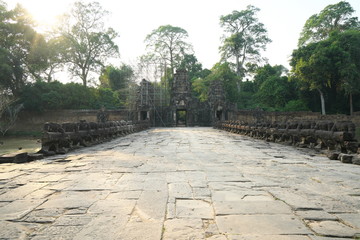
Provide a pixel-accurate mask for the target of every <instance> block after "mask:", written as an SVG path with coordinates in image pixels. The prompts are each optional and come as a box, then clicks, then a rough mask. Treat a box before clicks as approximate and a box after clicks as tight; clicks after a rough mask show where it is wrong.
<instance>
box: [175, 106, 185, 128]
mask: <svg viewBox="0 0 360 240" xmlns="http://www.w3.org/2000/svg"><path fill="white" fill-rule="evenodd" d="M186 120H187V111H186V109H178V110H176V126H177V127H186V126H187V121H186Z"/></svg>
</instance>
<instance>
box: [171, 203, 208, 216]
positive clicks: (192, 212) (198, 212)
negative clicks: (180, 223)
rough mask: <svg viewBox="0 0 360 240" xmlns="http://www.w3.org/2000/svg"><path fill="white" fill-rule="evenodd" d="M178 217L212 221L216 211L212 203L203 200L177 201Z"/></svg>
mask: <svg viewBox="0 0 360 240" xmlns="http://www.w3.org/2000/svg"><path fill="white" fill-rule="evenodd" d="M176 217H177V218H200V219H212V218H214V210H213V207H212V205H211V204H210V203H208V202H205V201H202V200H177V201H176Z"/></svg>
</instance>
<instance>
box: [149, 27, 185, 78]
mask: <svg viewBox="0 0 360 240" xmlns="http://www.w3.org/2000/svg"><path fill="white" fill-rule="evenodd" d="M188 37H189V35H188V33H187V31H186V30H185V29H183V28H181V27H175V26H171V25H164V26H160V27H158V28H157V29H155V30H153V31H152V32H151V33H150V34H148V35H147V36H146V38H145V43H146V48H147V49H148V50H149V52H150V53H149V54H148V55H147V56H151V58H152V59H156V60H157V62H158V63H159V66H158V67H159V68H161V69H166V68H167V66H169V67H170V69H171V74H174V69H175V68H176V67H178V66H179V65H180V63H181V61H182V59H183V58H184V55H185V54H186V53H187V52H190V51H192V46H191V44H189V43H187V42H186V39H187V38H188Z"/></svg>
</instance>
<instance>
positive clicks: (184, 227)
mask: <svg viewBox="0 0 360 240" xmlns="http://www.w3.org/2000/svg"><path fill="white" fill-rule="evenodd" d="M204 238H205V232H204V230H203V223H202V221H201V219H171V220H167V221H165V223H164V234H163V238H162V239H164V240H189V239H204Z"/></svg>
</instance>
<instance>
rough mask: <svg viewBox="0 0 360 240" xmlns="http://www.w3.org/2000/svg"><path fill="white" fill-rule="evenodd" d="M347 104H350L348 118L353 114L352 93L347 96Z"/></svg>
mask: <svg viewBox="0 0 360 240" xmlns="http://www.w3.org/2000/svg"><path fill="white" fill-rule="evenodd" d="M349 103H350V116H352V115H353V114H354V107H353V97H352V93H350V94H349Z"/></svg>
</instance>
